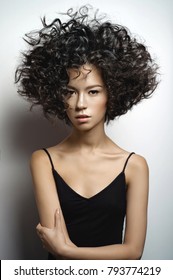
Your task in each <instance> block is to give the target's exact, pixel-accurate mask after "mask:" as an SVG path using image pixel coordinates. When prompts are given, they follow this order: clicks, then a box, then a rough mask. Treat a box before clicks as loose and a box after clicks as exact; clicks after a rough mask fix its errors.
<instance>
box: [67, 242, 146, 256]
mask: <svg viewBox="0 0 173 280" xmlns="http://www.w3.org/2000/svg"><path fill="white" fill-rule="evenodd" d="M63 254H64V255H65V257H66V258H67V259H79V260H82V259H83V260H134V259H140V257H141V254H142V253H140V252H139V251H138V250H136V249H135V248H134V247H133V246H131V245H127V244H115V245H108V246H101V247H69V248H66V250H65V252H64V253H63Z"/></svg>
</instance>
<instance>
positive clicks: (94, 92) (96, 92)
mask: <svg viewBox="0 0 173 280" xmlns="http://www.w3.org/2000/svg"><path fill="white" fill-rule="evenodd" d="M98 93H99V91H98V90H94V89H93V90H90V91H89V94H90V95H97V94H98Z"/></svg>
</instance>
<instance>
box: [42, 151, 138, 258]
mask: <svg viewBox="0 0 173 280" xmlns="http://www.w3.org/2000/svg"><path fill="white" fill-rule="evenodd" d="M44 151H45V152H46V153H47V155H48V157H49V159H50V162H51V166H52V173H53V177H54V180H55V183H56V187H57V192H58V196H59V200H60V205H61V209H62V212H63V216H64V219H65V223H66V227H67V231H68V234H69V237H70V239H71V241H72V242H73V243H74V244H75V245H76V246H78V247H97V246H106V245H111V244H121V243H122V234H123V224H124V218H125V214H126V181H125V172H124V171H125V168H126V165H127V162H128V160H129V158H130V156H131V155H132V154H134V153H131V154H129V156H128V157H127V159H126V161H125V164H124V167H123V170H122V171H121V173H120V174H119V175H118V176H117V177H116V178H115V179H114V180H113V181H112V182H111V183H110V184H109V185H108V186H106V187H105V188H104V189H103V190H101V191H100V192H98V193H97V194H95V195H93V196H92V197H90V198H86V197H83V196H81V195H80V194H78V193H77V192H75V191H74V190H73V189H72V188H71V187H70V186H69V185H68V184H67V183H66V182H65V181H64V180H63V178H62V177H61V176H60V175H59V174H58V172H57V171H56V170H55V169H54V165H53V162H52V159H51V156H50V154H49V152H48V151H47V150H46V149H44ZM53 258H54V257H53V256H52V255H50V254H49V259H53Z"/></svg>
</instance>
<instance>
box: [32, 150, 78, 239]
mask: <svg viewBox="0 0 173 280" xmlns="http://www.w3.org/2000/svg"><path fill="white" fill-rule="evenodd" d="M30 168H31V174H32V178H33V183H34V193H35V199H36V204H37V208H38V213H39V218H40V223H41V225H42V226H45V227H47V228H53V227H54V213H55V210H56V209H57V208H59V209H60V210H61V207H60V203H59V198H58V194H57V190H56V185H55V182H54V178H53V175H52V169H51V165H50V161H49V159H48V157H47V155H46V153H45V152H44V151H42V150H39V151H36V152H34V153H33V154H32V157H31V162H30ZM61 216H62V218H61V224H62V231H63V234H64V236H65V240H66V242H67V243H68V244H71V245H72V244H73V243H72V242H71V241H70V239H69V236H68V232H67V229H66V225H65V221H64V218H63V215H62V213H61Z"/></svg>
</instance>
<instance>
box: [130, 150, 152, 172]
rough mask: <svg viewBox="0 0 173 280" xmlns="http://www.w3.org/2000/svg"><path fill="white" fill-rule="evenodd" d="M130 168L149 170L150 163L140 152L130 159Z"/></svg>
mask: <svg viewBox="0 0 173 280" xmlns="http://www.w3.org/2000/svg"><path fill="white" fill-rule="evenodd" d="M129 168H131V169H132V170H134V171H135V170H136V171H140V170H145V171H147V170H148V163H147V161H146V159H145V158H144V157H143V156H141V155H138V154H133V155H131V157H130V161H129Z"/></svg>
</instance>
